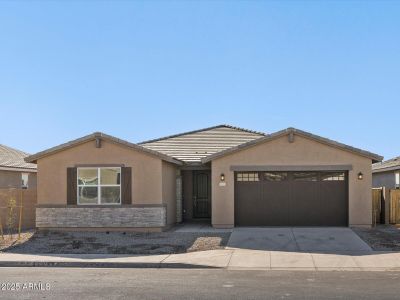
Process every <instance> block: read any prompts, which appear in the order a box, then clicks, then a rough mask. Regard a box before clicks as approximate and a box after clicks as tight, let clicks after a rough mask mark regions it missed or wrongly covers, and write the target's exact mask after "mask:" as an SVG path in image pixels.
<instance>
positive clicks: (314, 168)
mask: <svg viewBox="0 0 400 300" xmlns="http://www.w3.org/2000/svg"><path fill="white" fill-rule="evenodd" d="M230 170H231V171H351V170H353V166H352V165H288V166H285V165H265V166H262V165H261V166H256V165H241V166H236V165H233V166H231V167H230Z"/></svg>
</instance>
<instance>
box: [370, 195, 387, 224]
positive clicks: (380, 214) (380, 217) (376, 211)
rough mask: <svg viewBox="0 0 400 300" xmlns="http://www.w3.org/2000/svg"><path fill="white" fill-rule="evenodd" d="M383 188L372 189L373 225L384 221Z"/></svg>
mask: <svg viewBox="0 0 400 300" xmlns="http://www.w3.org/2000/svg"><path fill="white" fill-rule="evenodd" d="M384 210H385V205H384V203H383V188H374V189H372V225H374V226H375V225H376V224H380V223H384V219H385V216H384Z"/></svg>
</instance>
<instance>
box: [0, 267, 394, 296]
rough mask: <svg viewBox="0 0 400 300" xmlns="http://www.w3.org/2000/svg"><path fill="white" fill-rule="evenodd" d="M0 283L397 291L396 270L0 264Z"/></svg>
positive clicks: (151, 290) (82, 291)
mask: <svg viewBox="0 0 400 300" xmlns="http://www.w3.org/2000/svg"><path fill="white" fill-rule="evenodd" d="M0 283H1V291H0V299H75V300H76V299H377V298H379V299H398V297H399V295H400V272H351V271H350V272H349V271H347V272H337V271H330V272H327V271H326V272H325V271H321V272H311V271H254V270H253V271H232V270H221V269H201V270H196V269H79V268H0ZM13 287H14V290H10V289H12V288H13ZM16 289H18V290H16Z"/></svg>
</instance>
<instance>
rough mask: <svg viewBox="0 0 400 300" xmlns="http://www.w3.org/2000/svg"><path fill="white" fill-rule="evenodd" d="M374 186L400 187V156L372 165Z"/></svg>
mask: <svg viewBox="0 0 400 300" xmlns="http://www.w3.org/2000/svg"><path fill="white" fill-rule="evenodd" d="M372 186H373V187H375V188H378V187H386V188H388V189H398V188H400V156H398V157H395V158H392V159H389V160H386V161H383V162H379V163H376V164H373V165H372Z"/></svg>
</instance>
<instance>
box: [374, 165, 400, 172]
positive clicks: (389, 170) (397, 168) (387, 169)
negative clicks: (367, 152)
mask: <svg viewBox="0 0 400 300" xmlns="http://www.w3.org/2000/svg"><path fill="white" fill-rule="evenodd" d="M397 170H400V166H392V167H386V168H379V169H373V168H372V173H383V172H391V171H397Z"/></svg>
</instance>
